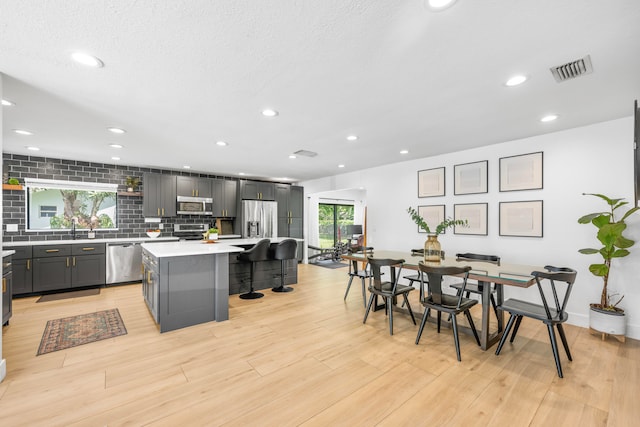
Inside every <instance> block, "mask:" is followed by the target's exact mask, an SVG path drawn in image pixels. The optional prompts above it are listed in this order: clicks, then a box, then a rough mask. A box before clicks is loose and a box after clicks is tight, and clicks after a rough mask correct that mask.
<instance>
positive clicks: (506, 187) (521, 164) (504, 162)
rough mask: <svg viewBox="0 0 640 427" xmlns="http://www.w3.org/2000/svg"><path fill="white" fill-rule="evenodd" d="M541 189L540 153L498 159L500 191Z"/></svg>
mask: <svg viewBox="0 0 640 427" xmlns="http://www.w3.org/2000/svg"><path fill="white" fill-rule="evenodd" d="M541 188H542V151H539V152H537V153H530V154H522V155H519V156H511V157H501V158H500V191H519V190H539V189H541Z"/></svg>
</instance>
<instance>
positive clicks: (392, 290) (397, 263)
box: [362, 257, 416, 335]
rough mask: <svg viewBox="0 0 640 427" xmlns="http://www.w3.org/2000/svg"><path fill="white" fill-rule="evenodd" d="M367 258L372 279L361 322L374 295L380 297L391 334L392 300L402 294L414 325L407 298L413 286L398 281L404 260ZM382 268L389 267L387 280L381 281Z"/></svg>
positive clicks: (364, 321)
mask: <svg viewBox="0 0 640 427" xmlns="http://www.w3.org/2000/svg"><path fill="white" fill-rule="evenodd" d="M367 260H368V262H369V265H370V266H371V271H372V273H373V280H372V282H370V284H369V293H370V296H369V303H368V304H367V311H366V312H365V313H364V320H363V321H362V323H366V322H367V316H369V311H371V306H372V305H373V302H374V300H375V299H376V296H379V297H382V298H384V301H385V313H386V314H388V315H389V333H390V334H391V335H393V301H394V299H396V297H397V296H399V295H402V296H403V297H404V303H405V304H406V306H407V309H408V310H409V314H410V315H411V320H413V324H414V325H415V324H416V318H415V317H414V316H413V311H412V310H411V305H410V304H409V299H408V298H407V295H408V294H409V292H411V291H413V290H414V288H413V286H407V285H401V284H399V283H398V281H399V280H400V272H401V271H402V266H403V264H404V260H403V259H388V258H373V257H367ZM382 268H389V281H386V282H383V281H382V271H381V270H382ZM396 270H397V271H396Z"/></svg>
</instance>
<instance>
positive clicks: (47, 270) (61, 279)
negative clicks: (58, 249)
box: [33, 256, 71, 292]
mask: <svg viewBox="0 0 640 427" xmlns="http://www.w3.org/2000/svg"><path fill="white" fill-rule="evenodd" d="M70 287H71V260H70V259H69V257H68V256H64V257H60V256H54V257H48V258H34V259H33V291H34V292H44V291H55V290H60V289H68V288H70Z"/></svg>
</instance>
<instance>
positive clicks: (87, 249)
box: [82, 248, 96, 251]
mask: <svg viewBox="0 0 640 427" xmlns="http://www.w3.org/2000/svg"><path fill="white" fill-rule="evenodd" d="M82 250H83V251H95V250H96V248H82Z"/></svg>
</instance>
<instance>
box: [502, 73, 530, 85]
mask: <svg viewBox="0 0 640 427" xmlns="http://www.w3.org/2000/svg"><path fill="white" fill-rule="evenodd" d="M526 81H527V76H523V75H521V74H520V75H517V76H513V77H511V78H510V79H509V80H507V81H506V83H505V85H507V86H518V85H521V84H522V83H524V82H526Z"/></svg>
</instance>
